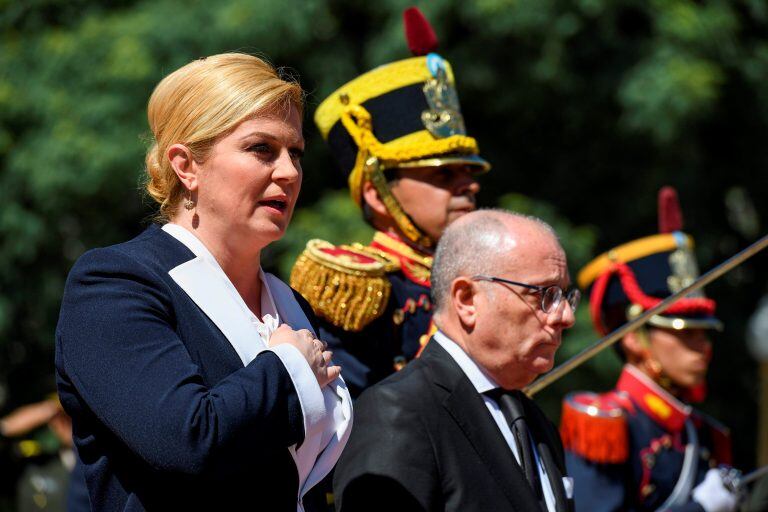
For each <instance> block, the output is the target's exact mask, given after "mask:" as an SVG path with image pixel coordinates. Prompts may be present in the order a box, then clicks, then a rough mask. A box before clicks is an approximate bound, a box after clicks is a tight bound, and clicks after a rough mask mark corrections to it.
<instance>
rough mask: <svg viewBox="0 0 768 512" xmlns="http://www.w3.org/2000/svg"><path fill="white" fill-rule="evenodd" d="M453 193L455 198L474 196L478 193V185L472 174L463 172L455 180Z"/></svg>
mask: <svg viewBox="0 0 768 512" xmlns="http://www.w3.org/2000/svg"><path fill="white" fill-rule="evenodd" d="M454 192H455V195H457V196H463V195H471V196H475V195H477V193H478V192H480V183H478V182H477V178H475V176H474V175H473V174H471V173H469V172H464V173H462V174H461V175H460V176H459V177H458V178H457V182H456V186H455V187H454Z"/></svg>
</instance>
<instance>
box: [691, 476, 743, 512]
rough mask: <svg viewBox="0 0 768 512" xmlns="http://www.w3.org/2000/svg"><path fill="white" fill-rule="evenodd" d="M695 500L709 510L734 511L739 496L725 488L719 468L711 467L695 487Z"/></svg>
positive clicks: (711, 511)
mask: <svg viewBox="0 0 768 512" xmlns="http://www.w3.org/2000/svg"><path fill="white" fill-rule="evenodd" d="M693 501H695V502H697V503H698V504H699V505H701V507H702V508H703V509H704V510H706V511H707V512H734V511H735V510H736V507H737V505H738V504H739V497H738V496H737V495H736V494H734V493H732V492H731V491H729V490H728V489H726V488H725V486H724V485H723V475H722V473H721V472H720V470H719V469H710V470H709V471H707V475H706V476H705V477H704V480H703V481H702V482H701V483H700V484H699V485H697V486H696V487H695V488H694V489H693Z"/></svg>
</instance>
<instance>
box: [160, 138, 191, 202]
mask: <svg viewBox="0 0 768 512" xmlns="http://www.w3.org/2000/svg"><path fill="white" fill-rule="evenodd" d="M166 155H167V156H168V161H169V162H170V163H171V169H173V172H175V173H176V176H178V177H179V181H181V182H182V183H183V184H184V187H185V188H186V189H187V190H189V191H191V192H193V191H195V190H197V165H196V163H195V159H194V158H193V157H192V151H190V150H189V148H188V147H187V146H185V145H184V144H173V145H172V146H171V147H169V148H168V151H167V152H166Z"/></svg>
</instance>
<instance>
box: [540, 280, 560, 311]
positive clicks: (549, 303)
mask: <svg viewBox="0 0 768 512" xmlns="http://www.w3.org/2000/svg"><path fill="white" fill-rule="evenodd" d="M562 298H563V290H561V289H560V287H559V286H550V287H549V288H546V289H545V290H544V293H542V294H541V309H542V310H543V311H544V312H545V313H549V312H550V311H554V310H556V309H557V307H558V306H559V305H560V300H561V299H562Z"/></svg>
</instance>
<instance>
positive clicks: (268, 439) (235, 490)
mask: <svg viewBox="0 0 768 512" xmlns="http://www.w3.org/2000/svg"><path fill="white" fill-rule="evenodd" d="M192 258H194V254H193V253H192V252H191V251H190V250H189V249H188V248H187V247H186V246H184V245H183V244H182V243H181V242H179V241H177V240H176V239H175V238H173V237H172V236H171V235H169V234H168V233H166V232H164V231H163V230H161V229H159V228H158V227H157V226H152V227H150V228H148V229H147V230H146V231H145V232H144V233H142V234H141V235H139V236H138V237H137V238H135V239H133V240H130V241H128V242H125V243H122V244H118V245H114V246H112V247H107V248H102V249H95V250H92V251H89V252H87V253H85V254H84V255H83V256H82V257H81V258H80V259H79V260H78V261H77V262H76V263H75V266H74V267H73V269H72V271H71V272H70V275H69V278H68V279H67V283H66V287H65V292H64V298H63V301H62V306H61V315H60V318H59V323H58V326H57V330H56V376H57V385H58V389H59V396H60V398H61V402H62V405H63V407H64V409H65V410H66V411H67V413H68V414H69V415H70V416H72V419H73V431H74V440H75V444H76V446H77V450H78V453H79V457H80V459H81V460H82V462H83V465H84V470H85V476H86V480H87V484H88V490H89V494H90V499H91V504H92V506H93V509H94V510H108V511H114V510H131V511H141V510H214V509H216V510H235V509H241V508H248V509H249V510H270V511H271V510H285V511H291V512H293V511H295V510H296V507H297V489H298V475H297V471H296V466H295V463H294V461H293V459H292V457H291V454H290V452H289V451H288V449H287V448H288V447H289V446H291V445H293V444H297V443H298V444H300V443H301V441H302V440H303V436H304V431H303V429H304V427H303V416H302V410H301V405H300V403H299V398H298V395H297V392H296V390H295V388H294V385H293V383H292V381H291V378H290V376H289V374H288V371H287V370H286V369H285V367H284V366H283V363H282V362H281V361H280V359H279V358H278V357H277V356H276V355H275V354H274V353H272V352H269V351H265V352H262V353H260V354H259V355H258V356H257V357H256V358H255V359H254V360H253V361H252V362H251V363H249V364H248V365H247V366H245V367H244V366H243V363H242V362H241V360H240V358H239V357H238V355H237V353H236V352H235V350H234V348H233V347H232V345H231V344H230V343H229V341H228V340H227V338H226V337H225V336H224V335H223V334H222V332H221V331H220V330H219V329H218V328H217V327H216V326H215V325H214V323H213V322H212V321H211V320H210V319H209V318H208V317H207V316H206V315H205V313H203V311H202V310H201V309H200V308H199V307H198V306H197V305H196V304H195V303H194V302H193V301H192V299H190V297H189V296H188V295H187V294H186V293H185V292H184V291H183V290H182V289H181V288H180V287H179V286H178V285H177V284H176V282H175V281H174V280H173V279H172V278H171V277H170V276H169V275H168V271H169V270H170V269H172V268H174V267H176V266H178V265H180V264H181V263H184V262H186V261H188V260H191V259H192ZM297 300H298V301H299V302H300V304H301V305H302V309H303V310H304V312H305V313H306V314H307V317H308V318H310V319H311V320H312V321H314V316H312V313H311V309H310V308H309V306H308V305H307V304H306V303H305V302H304V301H303V299H301V298H300V297H298V296H297ZM246 504H247V507H246Z"/></svg>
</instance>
